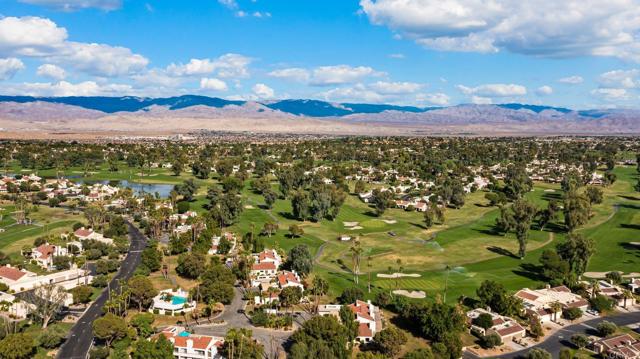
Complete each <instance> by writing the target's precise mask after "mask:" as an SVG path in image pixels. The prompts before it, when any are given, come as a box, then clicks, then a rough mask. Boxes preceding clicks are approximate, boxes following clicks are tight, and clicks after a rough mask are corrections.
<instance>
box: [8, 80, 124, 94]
mask: <svg viewBox="0 0 640 359" xmlns="http://www.w3.org/2000/svg"><path fill="white" fill-rule="evenodd" d="M4 91H5V93H7V94H13V95H25V96H122V95H124V94H133V89H132V87H131V86H130V85H126V84H98V83H96V82H94V81H85V82H80V83H75V84H74V83H70V82H67V81H60V82H57V83H49V82H30V83H22V84H14V85H11V86H7V87H6V88H5V89H4Z"/></svg>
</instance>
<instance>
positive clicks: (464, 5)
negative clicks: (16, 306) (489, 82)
mask: <svg viewBox="0 0 640 359" xmlns="http://www.w3.org/2000/svg"><path fill="white" fill-rule="evenodd" d="M360 5H361V8H362V11H363V12H364V13H365V14H366V15H367V16H368V18H369V20H370V21H371V22H372V23H373V24H376V25H383V26H387V27H389V28H391V29H392V30H393V31H395V32H396V33H397V34H398V35H400V36H401V37H404V38H410V39H414V40H415V41H417V42H418V43H420V44H422V45H423V46H426V47H429V48H434V49H438V50H447V51H474V52H495V51H500V50H507V51H510V52H514V53H519V54H526V55H534V56H548V57H569V56H582V55H593V56H614V57H619V58H625V59H631V60H635V61H640V39H639V38H640V21H638V18H639V16H640V0H611V1H608V2H606V3H603V2H602V1H601V0H563V1H547V0H529V1H522V0H360Z"/></svg>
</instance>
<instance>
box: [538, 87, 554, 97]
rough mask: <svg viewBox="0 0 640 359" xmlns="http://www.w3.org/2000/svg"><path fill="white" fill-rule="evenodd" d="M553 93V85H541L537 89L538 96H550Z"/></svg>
mask: <svg viewBox="0 0 640 359" xmlns="http://www.w3.org/2000/svg"><path fill="white" fill-rule="evenodd" d="M552 93H553V88H552V87H551V86H547V85H544V86H540V87H538V88H537V89H536V95H538V96H548V95H551V94H552Z"/></svg>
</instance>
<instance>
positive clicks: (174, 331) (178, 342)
mask: <svg viewBox="0 0 640 359" xmlns="http://www.w3.org/2000/svg"><path fill="white" fill-rule="evenodd" d="M160 335H164V337H165V338H167V339H168V340H169V341H170V342H171V344H173V356H174V358H175V359H221V358H222V356H221V355H220V353H219V350H220V348H222V345H223V344H224V338H221V337H213V336H209V335H196V334H191V333H189V332H187V331H185V329H184V328H182V327H177V326H174V327H169V328H167V329H165V330H163V331H162V332H160Z"/></svg>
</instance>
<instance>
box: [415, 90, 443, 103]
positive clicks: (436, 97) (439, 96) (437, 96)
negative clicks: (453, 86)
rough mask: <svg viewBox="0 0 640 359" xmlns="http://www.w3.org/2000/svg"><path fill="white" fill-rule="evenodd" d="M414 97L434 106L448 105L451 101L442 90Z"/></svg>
mask: <svg viewBox="0 0 640 359" xmlns="http://www.w3.org/2000/svg"><path fill="white" fill-rule="evenodd" d="M416 99H417V100H418V101H419V102H425V103H427V104H429V105H435V106H447V105H449V101H451V98H450V97H449V96H448V95H447V94H445V93H442V92H437V93H425V94H419V95H418V96H416Z"/></svg>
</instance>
